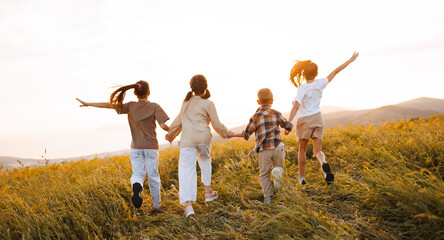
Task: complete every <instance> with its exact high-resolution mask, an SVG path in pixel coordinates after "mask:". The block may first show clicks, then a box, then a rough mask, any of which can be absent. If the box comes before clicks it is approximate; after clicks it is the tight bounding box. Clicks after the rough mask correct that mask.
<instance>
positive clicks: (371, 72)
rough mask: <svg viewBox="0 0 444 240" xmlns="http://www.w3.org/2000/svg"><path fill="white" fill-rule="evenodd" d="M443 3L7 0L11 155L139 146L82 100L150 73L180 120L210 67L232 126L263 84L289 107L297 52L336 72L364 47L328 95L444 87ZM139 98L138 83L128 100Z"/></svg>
mask: <svg viewBox="0 0 444 240" xmlns="http://www.w3.org/2000/svg"><path fill="white" fill-rule="evenodd" d="M442 9H444V1H442V0H436V1H427V0H421V1H411V0H403V1H387V0H376V1H365V2H364V1H329V0H325V1H321V0H318V1H316V0H314V1H299V0H291V1H280V0H277V1H258V0H255V1H241V0H236V1H231V0H224V1H209V0H202V1H193V0H190V1H179V0H178V1H151V0H144V1H116V0H94V1H91V0H75V1H74V0H66V1H58V0H45V1H37V0H0V86H1V87H2V90H3V91H2V92H1V94H0V112H1V113H2V114H1V118H0V156H15V157H23V158H42V156H43V157H47V158H69V157H76V156H83V155H88V154H95V153H101V152H110V151H118V150H122V149H128V148H129V145H130V142H131V136H130V132H129V127H128V124H127V118H126V116H125V115H117V114H116V113H115V112H114V111H113V110H108V109H95V108H80V107H79V103H78V102H77V101H76V100H75V98H76V97H78V98H80V99H82V100H85V101H90V102H105V101H107V100H108V99H109V95H110V93H111V92H112V91H113V90H115V88H113V87H115V86H117V85H126V84H132V83H135V82H136V81H138V80H146V81H148V83H149V84H150V88H151V96H150V98H149V100H150V101H153V102H156V103H158V104H160V105H161V106H162V108H163V109H164V110H165V111H166V112H167V114H168V115H169V116H170V118H171V119H174V118H175V116H176V115H177V114H178V112H179V110H180V106H181V104H182V100H183V98H184V97H185V95H186V93H187V92H188V91H189V80H190V78H191V77H192V76H193V75H194V74H204V75H205V76H206V77H207V79H208V85H209V90H210V91H211V94H212V96H211V98H210V99H211V100H212V101H213V102H214V103H215V105H216V108H217V110H218V113H219V117H220V119H221V121H222V122H223V123H224V124H225V125H226V126H227V127H236V126H239V125H242V124H246V123H247V122H248V120H249V118H250V117H251V115H252V114H253V113H254V111H255V110H256V108H257V103H256V98H257V96H256V94H257V91H258V90H259V89H260V88H263V87H268V88H270V89H271V90H272V91H273V93H274V105H273V107H274V108H275V109H277V110H279V111H281V112H288V111H290V108H291V102H292V100H293V99H294V97H295V95H296V88H295V87H293V86H292V85H291V84H290V82H289V81H288V79H289V73H290V69H291V67H292V65H293V64H294V60H307V59H311V60H312V61H313V62H315V63H317V64H318V66H319V77H325V76H327V75H328V74H329V73H330V72H331V71H333V70H334V69H335V68H336V67H337V66H339V65H340V64H342V63H343V62H344V61H346V60H347V59H348V58H349V57H350V56H351V55H352V53H353V52H354V51H359V52H360V57H359V58H358V59H357V60H356V61H355V62H354V63H352V64H350V65H349V66H348V67H347V68H346V69H345V70H344V71H342V72H341V73H339V74H338V75H337V76H336V78H335V79H334V80H333V82H332V83H331V84H329V86H328V87H327V88H326V89H325V91H324V95H323V99H322V102H321V105H323V106H338V107H342V108H346V109H368V108H376V107H380V106H383V105H388V104H395V103H399V102H402V101H406V100H410V99H414V98H418V97H433V98H444V90H443V89H444V83H443V82H444V81H443V80H444V79H443V77H442V76H443V75H444V68H443V67H442V66H444V25H443V23H444V15H443V14H442ZM134 100H136V98H135V97H134V96H133V95H132V94H131V93H130V92H129V93H128V94H127V97H126V98H125V101H134ZM171 121H172V120H170V121H169V122H167V124H170V123H171ZM157 131H158V133H159V140H162V139H163V135H164V134H165V133H164V132H163V130H161V129H160V128H158V130H157ZM45 149H46V150H47V153H46V154H44V152H45Z"/></svg>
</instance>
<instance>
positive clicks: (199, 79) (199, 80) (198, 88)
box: [184, 74, 211, 102]
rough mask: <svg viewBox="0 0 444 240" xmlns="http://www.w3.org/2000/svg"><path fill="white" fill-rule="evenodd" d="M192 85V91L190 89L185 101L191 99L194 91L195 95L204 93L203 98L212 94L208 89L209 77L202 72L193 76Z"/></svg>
mask: <svg viewBox="0 0 444 240" xmlns="http://www.w3.org/2000/svg"><path fill="white" fill-rule="evenodd" d="M190 87H191V91H189V92H188V93H187V95H186V96H185V99H184V102H187V101H189V100H190V99H191V97H192V96H193V93H194V95H200V94H202V93H203V95H202V96H201V98H203V99H208V98H209V97H210V96H211V93H210V91H209V90H208V89H207V87H208V84H207V79H206V78H205V76H204V75H201V74H198V75H194V76H193V77H192V78H191V81H190Z"/></svg>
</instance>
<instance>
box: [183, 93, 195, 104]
mask: <svg viewBox="0 0 444 240" xmlns="http://www.w3.org/2000/svg"><path fill="white" fill-rule="evenodd" d="M192 96H193V91H189V92H188V93H187V95H186V96H185V99H184V100H183V101H184V102H188V101H190V99H191V97H192Z"/></svg>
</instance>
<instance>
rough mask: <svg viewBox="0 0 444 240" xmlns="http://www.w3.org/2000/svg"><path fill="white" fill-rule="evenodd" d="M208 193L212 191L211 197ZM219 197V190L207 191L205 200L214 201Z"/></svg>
mask: <svg viewBox="0 0 444 240" xmlns="http://www.w3.org/2000/svg"><path fill="white" fill-rule="evenodd" d="M207 193H211V195H210V196H209V197H207V196H206V195H207ZM216 199H217V192H216V191H211V192H205V202H212V201H214V200H216Z"/></svg>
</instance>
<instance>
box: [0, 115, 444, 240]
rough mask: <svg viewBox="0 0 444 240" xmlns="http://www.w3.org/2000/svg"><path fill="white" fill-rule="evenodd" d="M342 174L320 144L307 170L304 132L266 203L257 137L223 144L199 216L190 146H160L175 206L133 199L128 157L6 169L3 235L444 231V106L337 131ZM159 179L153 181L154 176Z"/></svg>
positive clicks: (166, 187) (331, 139) (290, 145)
mask: <svg viewBox="0 0 444 240" xmlns="http://www.w3.org/2000/svg"><path fill="white" fill-rule="evenodd" d="M325 135H326V137H325V139H324V144H323V147H324V150H323V151H324V153H325V155H326V158H327V161H328V162H329V163H330V165H331V166H332V170H333V172H334V173H335V183H334V184H332V185H326V184H325V182H324V180H323V179H322V175H321V172H320V167H319V163H318V162H317V160H316V159H314V158H313V156H312V147H311V145H309V150H308V153H307V155H308V161H307V166H306V171H307V172H306V179H307V182H308V185H306V186H301V185H299V184H298V180H297V148H298V142H297V140H296V138H295V136H294V135H291V136H288V137H284V142H285V144H286V147H287V157H286V176H285V178H284V184H285V187H284V188H283V189H282V190H281V191H279V192H278V193H277V194H276V198H275V202H274V204H273V205H271V206H269V205H265V204H263V203H262V201H263V196H262V192H261V188H260V184H259V179H258V161H257V159H256V157H253V158H247V157H246V154H247V153H248V152H249V150H250V149H251V148H252V147H253V146H254V142H253V141H248V142H246V141H244V140H243V139H238V140H234V141H232V142H229V143H216V144H213V145H212V158H213V184H212V186H213V189H214V190H216V191H218V192H219V199H217V200H216V201H215V202H211V203H205V202H204V196H203V195H204V194H203V192H204V191H203V185H202V184H201V183H200V178H199V177H198V183H199V185H198V200H197V202H196V203H195V204H194V209H195V212H196V217H195V218H194V219H184V218H183V217H182V213H183V207H182V206H181V205H180V204H179V201H178V191H177V190H178V183H177V163H178V156H179V150H178V149H177V148H170V149H166V150H164V151H162V152H161V153H160V163H159V171H160V173H161V179H162V209H163V213H162V214H159V215H157V216H150V215H149V212H150V210H151V202H150V201H151V200H150V196H149V191H148V189H145V190H144V192H143V193H142V196H143V198H144V205H143V206H142V208H141V209H139V210H136V209H134V208H133V207H132V205H131V194H132V191H131V186H130V183H129V179H130V177H131V165H130V161H129V157H128V156H121V157H114V158H105V159H93V160H90V161H79V162H69V163H63V164H59V165H47V166H43V167H38V168H20V169H14V170H2V171H1V172H0V224H1V225H0V239H102V238H106V239H305V238H309V239H443V238H444V183H443V176H444V115H441V116H434V117H430V118H428V119H410V120H407V121H401V122H388V123H386V124H385V125H383V126H378V127H376V126H370V127H365V126H346V127H339V128H333V129H330V130H328V131H326V134H325ZM145 185H146V186H147V184H145Z"/></svg>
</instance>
